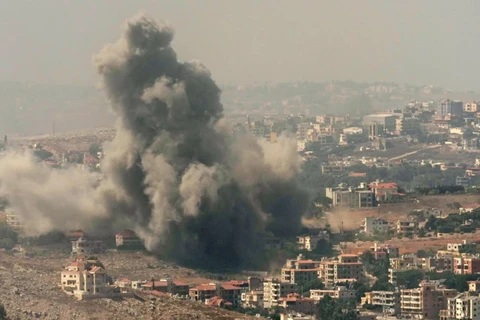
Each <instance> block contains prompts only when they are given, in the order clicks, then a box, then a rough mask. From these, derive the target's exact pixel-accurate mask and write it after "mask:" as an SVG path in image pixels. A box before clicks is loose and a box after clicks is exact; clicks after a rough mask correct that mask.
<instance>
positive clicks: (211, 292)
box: [189, 282, 242, 307]
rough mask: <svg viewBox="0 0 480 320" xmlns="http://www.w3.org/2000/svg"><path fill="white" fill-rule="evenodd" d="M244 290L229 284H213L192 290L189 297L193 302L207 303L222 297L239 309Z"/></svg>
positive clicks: (202, 285) (199, 286)
mask: <svg viewBox="0 0 480 320" xmlns="http://www.w3.org/2000/svg"><path fill="white" fill-rule="evenodd" d="M241 291H242V290H241V289H240V288H239V287H236V286H232V285H229V284H220V283H216V282H211V283H207V284H201V285H198V286H196V287H193V288H190V290H189V296H190V298H192V299H193V300H197V301H202V302H206V301H207V300H210V299H212V298H214V297H220V298H222V299H224V300H226V301H228V302H230V303H232V306H233V307H238V306H240V305H241V303H242V294H241V293H242V292H241Z"/></svg>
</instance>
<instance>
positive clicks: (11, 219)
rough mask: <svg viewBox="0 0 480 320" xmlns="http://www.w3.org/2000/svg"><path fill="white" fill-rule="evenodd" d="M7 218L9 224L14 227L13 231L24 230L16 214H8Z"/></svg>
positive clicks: (6, 214)
mask: <svg viewBox="0 0 480 320" xmlns="http://www.w3.org/2000/svg"><path fill="white" fill-rule="evenodd" d="M5 218H6V222H7V224H8V225H9V226H10V227H12V228H13V229H17V230H18V229H21V228H23V224H22V222H21V220H20V217H19V216H18V215H17V214H16V213H14V212H6V213H5Z"/></svg>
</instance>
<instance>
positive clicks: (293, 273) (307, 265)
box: [282, 254, 320, 284]
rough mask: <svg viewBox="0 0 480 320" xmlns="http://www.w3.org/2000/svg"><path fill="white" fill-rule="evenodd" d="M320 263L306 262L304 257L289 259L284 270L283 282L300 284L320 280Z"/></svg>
mask: <svg viewBox="0 0 480 320" xmlns="http://www.w3.org/2000/svg"><path fill="white" fill-rule="evenodd" d="M319 265H320V261H313V260H304V258H303V255H302V254H300V255H298V257H297V259H295V260H293V259H289V260H287V262H286V263H285V266H284V268H282V282H288V283H297V284H298V283H300V282H308V281H312V280H315V279H318V272H319V270H320V269H319Z"/></svg>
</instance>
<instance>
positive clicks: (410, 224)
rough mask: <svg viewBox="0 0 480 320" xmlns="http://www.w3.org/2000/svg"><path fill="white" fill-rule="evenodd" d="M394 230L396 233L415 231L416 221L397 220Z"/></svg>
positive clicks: (416, 227)
mask: <svg viewBox="0 0 480 320" xmlns="http://www.w3.org/2000/svg"><path fill="white" fill-rule="evenodd" d="M396 231H397V233H416V232H417V231H418V222H416V221H401V220H398V221H397V224H396Z"/></svg>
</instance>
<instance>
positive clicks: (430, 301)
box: [400, 280, 457, 319]
mask: <svg viewBox="0 0 480 320" xmlns="http://www.w3.org/2000/svg"><path fill="white" fill-rule="evenodd" d="M456 295H457V291H456V290H455V289H445V288H443V287H441V286H440V285H439V284H438V282H435V281H427V280H423V281H422V282H421V283H420V286H419V288H416V289H402V290H400V312H401V313H402V315H409V316H412V317H416V318H418V319H436V318H437V317H438V315H439V312H440V310H442V309H445V308H446V307H447V301H448V299H449V298H453V297H454V296H456Z"/></svg>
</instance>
